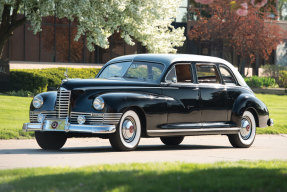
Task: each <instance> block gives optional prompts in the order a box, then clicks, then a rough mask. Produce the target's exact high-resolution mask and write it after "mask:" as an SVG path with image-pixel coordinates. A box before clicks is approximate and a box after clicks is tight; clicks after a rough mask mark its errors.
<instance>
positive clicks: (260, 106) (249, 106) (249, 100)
mask: <svg viewBox="0 0 287 192" xmlns="http://www.w3.org/2000/svg"><path fill="white" fill-rule="evenodd" d="M246 110H251V112H253V115H254V116H255V117H254V118H255V120H256V125H257V126H258V127H266V126H267V121H268V119H269V112H268V109H267V107H266V105H265V104H264V103H263V102H262V101H261V100H259V99H258V98H257V97H256V96H255V95H252V94H248V93H244V94H241V95H240V96H239V97H237V99H236V101H235V102H234V105H233V108H232V115H231V121H233V122H235V123H236V124H237V126H241V118H242V115H243V113H244V111H246Z"/></svg>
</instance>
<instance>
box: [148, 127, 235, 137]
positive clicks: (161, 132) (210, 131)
mask: <svg viewBox="0 0 287 192" xmlns="http://www.w3.org/2000/svg"><path fill="white" fill-rule="evenodd" d="M239 131H240V128H239V127H229V128H197V129H157V130H147V134H148V135H149V136H179V135H180V136H185V135H186V136H188V135H225V134H237V133H238V132H239Z"/></svg>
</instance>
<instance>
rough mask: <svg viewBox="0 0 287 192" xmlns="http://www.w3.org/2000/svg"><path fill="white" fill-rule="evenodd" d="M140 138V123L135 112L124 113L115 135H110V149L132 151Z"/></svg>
mask: <svg viewBox="0 0 287 192" xmlns="http://www.w3.org/2000/svg"><path fill="white" fill-rule="evenodd" d="M140 138H141V121H140V119H139V117H138V115H137V113H136V112H135V111H132V110H129V111H126V112H125V113H124V114H123V116H122V117H121V120H120V123H119V124H118V127H117V130H116V132H115V133H113V134H112V135H110V137H109V140H110V143H111V145H112V147H113V148H114V149H115V150H118V151H131V150H134V149H135V148H136V147H137V146H138V144H139V141H140Z"/></svg>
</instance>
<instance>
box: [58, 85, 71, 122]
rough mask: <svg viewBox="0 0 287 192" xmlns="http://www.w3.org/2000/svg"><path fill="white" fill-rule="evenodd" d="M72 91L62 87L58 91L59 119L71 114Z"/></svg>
mask: <svg viewBox="0 0 287 192" xmlns="http://www.w3.org/2000/svg"><path fill="white" fill-rule="evenodd" d="M70 97H71V91H68V90H66V89H64V88H60V89H59V90H58V92H57V100H56V114H57V117H58V118H59V119H65V118H66V117H68V116H69V109H70Z"/></svg>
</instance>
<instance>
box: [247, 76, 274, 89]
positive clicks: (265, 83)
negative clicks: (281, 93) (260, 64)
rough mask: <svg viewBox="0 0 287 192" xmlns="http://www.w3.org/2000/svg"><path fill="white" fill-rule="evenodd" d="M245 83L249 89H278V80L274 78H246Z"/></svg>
mask: <svg viewBox="0 0 287 192" xmlns="http://www.w3.org/2000/svg"><path fill="white" fill-rule="evenodd" d="M244 80H245V82H246V83H247V85H248V86H249V87H252V88H262V87H278V85H277V83H276V80H275V79H274V78H272V77H258V76H252V77H246V78H244Z"/></svg>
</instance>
